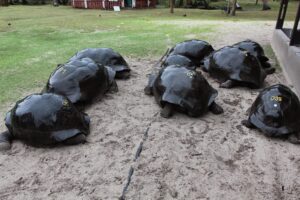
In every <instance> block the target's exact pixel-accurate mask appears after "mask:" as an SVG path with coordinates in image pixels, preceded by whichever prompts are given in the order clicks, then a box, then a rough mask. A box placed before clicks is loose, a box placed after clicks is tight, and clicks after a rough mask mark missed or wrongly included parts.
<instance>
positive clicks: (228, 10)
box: [226, 0, 231, 15]
mask: <svg viewBox="0 0 300 200" xmlns="http://www.w3.org/2000/svg"><path fill="white" fill-rule="evenodd" d="M230 1H231V0H228V4H227V10H226V14H227V15H229V14H230Z"/></svg>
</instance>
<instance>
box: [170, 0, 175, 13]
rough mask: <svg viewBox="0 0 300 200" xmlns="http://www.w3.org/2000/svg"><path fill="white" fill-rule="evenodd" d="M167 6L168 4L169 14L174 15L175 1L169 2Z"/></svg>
mask: <svg viewBox="0 0 300 200" xmlns="http://www.w3.org/2000/svg"><path fill="white" fill-rule="evenodd" d="M169 4H170V13H174V4H175V0H169Z"/></svg>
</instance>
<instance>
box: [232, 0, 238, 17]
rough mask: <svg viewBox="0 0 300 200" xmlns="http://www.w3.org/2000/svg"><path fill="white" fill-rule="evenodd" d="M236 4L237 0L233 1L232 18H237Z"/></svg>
mask: <svg viewBox="0 0 300 200" xmlns="http://www.w3.org/2000/svg"><path fill="white" fill-rule="evenodd" d="M236 2H237V0H233V1H232V10H231V16H235V11H236Z"/></svg>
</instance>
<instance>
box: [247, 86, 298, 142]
mask: <svg viewBox="0 0 300 200" xmlns="http://www.w3.org/2000/svg"><path fill="white" fill-rule="evenodd" d="M299 113H300V102H299V99H298V97H297V95H296V94H295V93H294V92H293V91H292V90H291V89H289V88H288V87H287V86H284V85H281V84H277V85H273V86H270V87H268V88H265V89H264V90H262V91H261V92H260V94H259V95H258V97H257V98H256V100H255V101H254V103H253V104H252V106H251V108H250V113H249V118H248V121H249V122H250V123H251V124H252V125H254V126H255V127H256V128H258V129H259V130H261V131H262V132H263V133H264V134H266V135H268V136H282V135H287V134H290V133H295V132H298V131H299V130H300V118H299Z"/></svg>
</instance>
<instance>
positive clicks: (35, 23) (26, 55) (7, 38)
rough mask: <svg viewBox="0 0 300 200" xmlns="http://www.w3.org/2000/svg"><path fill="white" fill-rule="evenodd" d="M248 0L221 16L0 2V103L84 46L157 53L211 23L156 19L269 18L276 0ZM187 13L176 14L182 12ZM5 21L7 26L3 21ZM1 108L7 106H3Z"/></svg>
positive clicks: (202, 33) (201, 34)
mask: <svg viewBox="0 0 300 200" xmlns="http://www.w3.org/2000/svg"><path fill="white" fill-rule="evenodd" d="M253 4H254V1H253V2H251V3H249V2H245V3H244V4H243V3H241V5H242V6H243V7H244V9H245V11H243V12H238V13H237V15H238V16H236V17H226V16H225V15H224V13H222V12H221V11H220V10H212V11H207V10H198V9H192V10H187V9H175V14H174V15H171V14H169V12H168V9H150V10H125V11H122V12H119V13H115V12H111V11H102V10H80V9H72V8H71V7H66V6H60V7H52V6H50V5H47V6H9V7H0V70H1V71H0V77H1V78H0V94H1V95H0V104H1V105H4V104H5V103H7V102H13V101H15V100H17V99H19V98H20V97H21V96H23V94H24V92H25V91H39V90H40V89H42V87H43V86H44V85H45V83H46V80H47V78H48V76H49V74H50V73H51V71H52V70H53V69H54V68H55V67H56V65H57V64H58V63H64V62H66V60H67V59H68V58H69V57H71V56H72V55H73V54H74V53H75V52H76V51H78V50H80V49H82V48H86V47H111V48H113V49H115V50H117V51H119V52H120V53H121V54H123V55H125V56H131V57H159V55H161V54H162V53H163V52H165V51H166V48H167V47H168V46H170V45H173V44H175V43H176V42H179V41H182V40H185V39H186V37H185V36H186V35H188V34H195V33H197V37H198V38H201V39H204V40H209V38H207V37H208V36H207V35H208V34H207V33H209V32H213V31H214V30H215V28H216V27H215V25H210V24H209V23H206V25H203V26H193V27H191V28H188V29H187V28H185V27H181V26H180V25H176V23H174V24H170V25H165V24H163V23H160V22H161V21H180V20H188V21H189V22H191V23H193V22H194V21H199V20H225V21H226V20H234V21H254V23H255V21H256V20H275V19H276V18H277V12H278V4H279V2H271V6H272V10H271V11H267V12H263V11H260V9H261V5H258V6H255V5H253ZM290 4H292V5H290V9H292V11H291V12H289V13H288V16H287V19H290V20H291V19H293V17H294V15H295V9H296V7H297V6H296V5H297V4H296V3H294V2H291V3H290ZM185 13H186V14H187V17H185V18H184V17H182V15H183V14H185ZM8 23H11V26H9V25H8ZM5 109H6V110H7V108H5Z"/></svg>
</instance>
